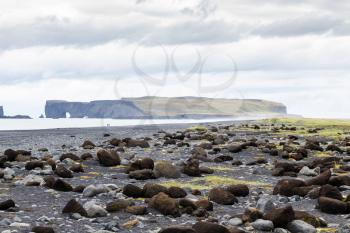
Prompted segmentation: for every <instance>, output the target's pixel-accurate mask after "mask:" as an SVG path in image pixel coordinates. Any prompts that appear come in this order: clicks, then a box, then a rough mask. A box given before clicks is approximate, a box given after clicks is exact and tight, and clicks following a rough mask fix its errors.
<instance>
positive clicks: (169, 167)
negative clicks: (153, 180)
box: [154, 161, 181, 179]
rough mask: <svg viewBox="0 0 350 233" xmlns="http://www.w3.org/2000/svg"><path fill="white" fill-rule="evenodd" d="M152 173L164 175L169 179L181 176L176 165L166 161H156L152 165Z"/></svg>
mask: <svg viewBox="0 0 350 233" xmlns="http://www.w3.org/2000/svg"><path fill="white" fill-rule="evenodd" d="M154 174H155V176H156V177H165V178H170V179H177V178H180V176H181V174H180V172H179V171H178V169H177V167H176V166H175V165H173V164H171V163H170V162H168V161H158V162H156V164H155V166H154Z"/></svg>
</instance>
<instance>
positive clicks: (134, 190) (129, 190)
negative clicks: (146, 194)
mask: <svg viewBox="0 0 350 233" xmlns="http://www.w3.org/2000/svg"><path fill="white" fill-rule="evenodd" d="M123 194H124V195H125V196H128V197H133V198H139V197H142V196H143V191H142V189H141V188H139V187H138V186H136V185H133V184H127V185H125V186H124V188H123Z"/></svg>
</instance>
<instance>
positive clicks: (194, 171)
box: [183, 159, 201, 177]
mask: <svg viewBox="0 0 350 233" xmlns="http://www.w3.org/2000/svg"><path fill="white" fill-rule="evenodd" d="M183 173H184V174H186V175H188V176H193V177H198V176H201V171H200V169H199V161H198V160H197V159H189V160H188V161H187V162H186V164H185V166H184V168H183Z"/></svg>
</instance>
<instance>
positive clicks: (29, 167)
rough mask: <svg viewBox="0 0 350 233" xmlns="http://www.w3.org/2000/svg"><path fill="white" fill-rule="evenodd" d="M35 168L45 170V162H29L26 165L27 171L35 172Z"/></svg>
mask: <svg viewBox="0 0 350 233" xmlns="http://www.w3.org/2000/svg"><path fill="white" fill-rule="evenodd" d="M35 168H40V169H43V168H44V162H42V161H30V162H27V163H26V165H25V169H26V170H33V169H35Z"/></svg>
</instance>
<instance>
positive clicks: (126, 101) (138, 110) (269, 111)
mask: <svg viewBox="0 0 350 233" xmlns="http://www.w3.org/2000/svg"><path fill="white" fill-rule="evenodd" d="M45 114H46V117H47V118H66V117H71V118H84V117H86V118H115V119H126V118H128V119H133V118H134V119H135V118H137V119H138V118H213V117H239V116H253V115H285V114H287V108H286V106H285V105H283V104H281V103H277V102H271V101H266V100H255V99H245V100H240V99H214V98H202V97H173V98H168V97H154V96H148V97H140V98H123V99H121V100H99V101H92V102H68V101H63V100H48V101H47V102H46V106H45Z"/></svg>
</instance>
